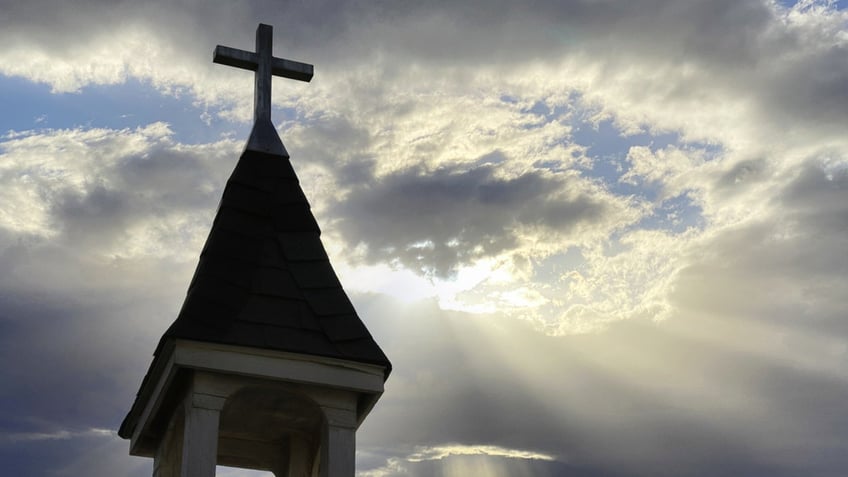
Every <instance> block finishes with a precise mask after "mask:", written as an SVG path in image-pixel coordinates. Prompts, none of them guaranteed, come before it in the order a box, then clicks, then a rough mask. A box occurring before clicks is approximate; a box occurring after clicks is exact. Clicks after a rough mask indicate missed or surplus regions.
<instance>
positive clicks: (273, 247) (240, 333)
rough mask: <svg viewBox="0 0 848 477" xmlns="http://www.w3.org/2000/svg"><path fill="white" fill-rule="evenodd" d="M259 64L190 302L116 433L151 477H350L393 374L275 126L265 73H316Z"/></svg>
mask: <svg viewBox="0 0 848 477" xmlns="http://www.w3.org/2000/svg"><path fill="white" fill-rule="evenodd" d="M271 32H272V29H271V27H270V26H268V25H261V24H260V25H259V28H258V29H257V31H256V49H257V51H256V52H255V53H252V52H246V51H242V50H236V49H232V48H227V47H222V46H218V47H217V48H216V50H215V56H214V61H215V62H217V63H223V64H228V65H232V66H238V67H242V68H247V69H251V70H254V71H255V72H256V94H255V113H254V125H253V129H252V131H251V134H250V138H249V140H248V143H247V146H246V148H245V150H244V152H243V153H242V155H241V157H240V159H239V161H238V164H237V165H236V167H235V170H234V171H233V174H232V176H231V177H230V179H229V181H228V182H227V185H226V188H225V189H224V194H223V197H222V199H221V203H220V206H219V208H218V212H217V214H216V216H215V220H214V222H213V225H212V229H211V231H210V233H209V237H208V239H207V241H206V245H205V246H204V248H203V251H202V252H201V255H200V260H199V263H198V265H197V270H196V271H195V274H194V278H193V279H192V282H191V284H190V286H189V290H188V294H187V296H186V300H185V302H184V304H183V307H182V310H181V311H180V313H179V315H178V317H177V319H176V321H174V323H173V324H172V325H171V327H170V328H168V330H167V331H166V332H165V334H164V335H163V336H162V339H161V340H160V342H159V345H158V346H157V348H156V350H155V352H154V359H153V362H152V364H151V365H150V368H149V370H148V372H147V375H146V376H145V377H144V380H143V381H142V384H141V388H140V390H139V392H138V395H137V396H136V399H135V402H134V403H133V406H132V408H131V410H130V412H129V414H128V415H127V417H126V418H125V419H124V422H123V423H122V424H121V428H120V432H119V434H120V436H121V437H123V438H125V439H130V453H131V454H133V455H140V456H148V457H153V458H154V471H153V475H154V477H178V476H179V477H189V476H190V477H210V476H212V475H214V473H215V466H216V464H221V465H228V466H233V467H244V468H251V469H260V470H268V471H271V472H274V473H275V475H277V476H278V477H282V476H310V475H318V476H322V477H325V476H332V477H337V476H339V477H341V476H351V477H352V476H353V474H354V452H355V432H356V429H357V428H358V426H359V424H360V423H361V422H362V420H363V419H364V418H365V416H366V415H367V414H368V412H369V411H370V410H371V408H372V407H373V406H374V404H375V403H376V402H377V400H378V399H379V397H380V395H381V394H382V392H383V383H384V381H385V379H386V378H387V377H388V374H389V372H390V371H391V364H390V362H389V360H388V359H387V358H386V356H385V354H384V353H383V352H382V350H381V349H380V347H379V346H378V345H377V343H376V342H375V341H374V339H373V338H372V337H371V335H370V334H369V332H368V330H367V329H366V328H365V326H364V325H363V323H362V321H361V320H360V318H359V316H358V315H357V313H356V311H355V310H354V308H353V305H352V304H351V303H350V300H349V299H348V297H347V295H346V294H345V292H344V290H343V288H342V286H341V284H340V283H339V280H338V278H337V277H336V274H335V272H334V271H333V269H332V266H331V265H330V262H329V259H328V258H327V254H326V252H325V251H324V247H323V245H322V243H321V240H320V233H321V232H320V229H319V228H318V224H317V223H316V221H315V218H314V216H313V215H312V212H311V210H310V207H309V203H308V202H307V200H306V197H305V195H304V193H303V190H302V189H301V187H300V184H299V182H298V179H297V176H296V175H295V172H294V169H293V168H292V166H291V163H290V162H289V156H288V153H287V152H286V150H285V147H284V146H283V144H282V142H281V141H280V138H279V136H278V135H277V132H276V129H275V128H274V126H273V124H272V123H271V100H270V98H271V75H272V74H273V75H279V76H285V77H289V78H294V79H298V80H304V81H309V80H310V79H311V78H312V66H311V65H307V64H304V63H297V62H292V61H288V60H282V59H279V58H274V57H273V56H272V53H271V51H272V50H271Z"/></svg>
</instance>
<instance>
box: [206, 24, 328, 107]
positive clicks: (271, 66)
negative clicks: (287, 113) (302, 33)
mask: <svg viewBox="0 0 848 477" xmlns="http://www.w3.org/2000/svg"><path fill="white" fill-rule="evenodd" d="M273 31H274V27H272V26H271V25H265V24H262V23H260V24H259V26H258V27H257V28H256V53H253V52H250V51H244V50H238V49H235V48H230V47H228V46H221V45H218V46H216V47H215V55H214V56H213V57H212V62H213V63H219V64H222V65H228V66H235V67H236V68H243V69H246V70H252V71H255V72H256V74H255V78H256V87H255V89H254V92H253V121H254V122H255V123H259V122H260V120H262V119H267V120H269V121H270V120H271V76H272V75H273V76H282V77H284V78H291V79H295V80H300V81H306V82H308V81H310V80H311V79H312V73H313V67H312V65H310V64H306V63H300V62H297V61H291V60H284V59H282V58H275V57H274V56H273V54H272V49H273V45H272V41H271V37H272V35H273Z"/></svg>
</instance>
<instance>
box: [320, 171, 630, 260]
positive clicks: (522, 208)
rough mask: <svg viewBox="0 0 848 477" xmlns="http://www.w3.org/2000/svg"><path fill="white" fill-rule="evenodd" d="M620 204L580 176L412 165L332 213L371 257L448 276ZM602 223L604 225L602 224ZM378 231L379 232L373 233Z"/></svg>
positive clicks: (588, 221)
mask: <svg viewBox="0 0 848 477" xmlns="http://www.w3.org/2000/svg"><path fill="white" fill-rule="evenodd" d="M617 207H620V205H618V204H615V203H614V202H611V201H608V200H605V199H604V198H603V197H599V196H597V195H593V194H591V193H590V192H589V191H587V190H581V189H580V185H579V184H578V179H577V178H575V177H570V178H569V177H562V176H557V175H554V174H549V173H543V172H540V171H531V172H527V173H525V174H523V175H521V176H519V177H515V178H502V177H499V176H498V174H497V168H496V167H495V166H492V165H483V166H479V167H475V168H472V169H460V168H455V169H454V168H451V169H449V168H442V169H439V170H436V171H434V172H429V173H428V172H425V171H423V170H420V169H418V168H412V169H409V170H406V171H403V172H398V173H394V174H390V175H387V176H384V177H380V178H375V179H373V180H372V181H371V182H369V183H367V185H364V186H360V187H357V188H354V189H353V190H352V191H351V192H350V193H348V194H347V195H346V196H345V197H344V198H343V200H342V201H341V202H340V203H339V204H338V207H336V208H335V210H334V212H335V214H338V217H340V218H339V220H338V228H339V230H340V231H341V232H342V233H343V235H344V237H345V238H346V239H347V241H348V242H349V243H351V244H354V245H355V244H364V245H366V246H367V250H368V252H367V253H368V257H369V259H370V260H373V261H375V262H376V261H384V260H386V259H387V257H394V258H396V259H397V260H399V261H400V262H401V263H402V264H403V265H405V266H407V267H409V268H411V269H413V270H420V271H423V272H425V273H435V274H438V275H440V276H444V275H447V274H449V273H450V272H452V271H453V270H454V269H455V268H456V267H457V266H458V265H460V264H463V263H468V262H470V261H472V260H474V259H476V258H480V257H485V256H495V255H498V254H499V253H501V252H503V251H505V250H507V249H511V248H515V247H516V246H517V245H518V244H519V242H520V240H521V238H520V235H521V234H522V232H523V231H526V230H537V231H538V230H545V231H548V232H549V233H556V234H562V235H564V236H567V235H568V234H569V233H570V232H572V231H573V230H575V229H576V228H578V227H586V228H591V227H593V226H595V225H596V224H603V223H604V222H605V221H606V220H607V219H608V216H609V215H612V214H615V213H616V212H618V211H617V210H616V208H617ZM601 226H602V225H601ZM375 232H376V233H375Z"/></svg>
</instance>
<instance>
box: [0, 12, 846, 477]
mask: <svg viewBox="0 0 848 477" xmlns="http://www.w3.org/2000/svg"><path fill="white" fill-rule="evenodd" d="M259 22H262V23H267V24H271V25H273V26H274V53H275V55H276V56H280V57H284V58H288V59H292V60H297V61H303V62H308V63H311V64H314V65H315V77H314V79H313V80H312V82H311V83H308V84H307V83H302V82H297V81H291V80H285V79H281V78H277V79H275V80H274V86H273V87H274V94H273V119H274V121H275V124H276V125H277V127H278V130H279V131H280V135H281V138H282V140H283V142H284V144H285V145H286V148H287V150H288V151H289V153H290V155H291V160H292V163H293V165H294V168H295V170H296V171H297V174H298V176H299V178H300V181H301V184H302V186H303V189H304V191H305V193H306V195H307V197H308V199H309V201H310V203H311V205H312V209H313V212H314V214H315V216H316V218H317V220H318V223H319V224H320V226H321V228H322V231H323V234H322V238H323V241H324V244H325V247H326V248H327V249H328V253H329V254H330V257H331V261H332V263H333V265H334V266H335V268H336V271H337V272H338V274H339V277H340V279H341V281H342V283H343V285H344V286H345V289H346V290H347V292H348V294H349V295H350V297H351V300H352V301H353V303H354V305H355V306H356V308H357V311H358V313H359V315H360V316H361V317H362V319H363V321H364V322H365V323H366V325H367V327H368V328H369V330H370V331H371V333H372V334H373V335H374V337H375V339H376V341H377V342H378V343H379V344H380V345H381V347H382V348H383V349H384V351H385V352H386V354H387V355H388V356H389V358H390V359H391V360H392V363H393V365H394V370H393V372H392V374H391V376H390V377H389V379H388V381H387V382H386V391H385V394H384V395H383V397H382V399H381V400H380V402H379V403H378V404H377V406H376V407H375V409H374V410H373V411H372V413H371V414H370V415H369V417H368V419H367V420H366V421H365V422H364V424H363V425H362V427H361V428H360V429H359V432H358V434H357V446H358V447H357V475H358V476H359V477H400V476H409V477H424V476H445V477H457V476H467V475H473V476H483V477H500V476H564V475H569V476H580V477H600V476H610V477H624V476H682V477H690V476H719V475H739V476H747V477H759V476H769V477H783V476H786V477H789V476H799V475H804V476H807V477H825V476H841V475H844V469H845V468H848V406H846V404H845V403H846V396H848V293H846V292H848V253H846V250H848V135H847V134H846V131H848V3H847V2H844V1H818V0H802V1H800V2H791V1H790V2H787V1H780V2H775V1H772V0H741V1H740V0H633V1H622V2H619V1H612V0H556V1H553V0H552V1H547V0H537V1H528V2H508V1H502V0H490V1H482V0H453V1H445V2H441V1H433V2H418V1H391V2H386V1H383V2H380V1H374V2H367V1H361V2H346V1H338V0H337V1H332V0H327V1H324V0H317V1H311V2H287V1H277V0H274V1H270V0H269V1H261V0H249V1H243V2H223V1H220V2H199V1H190V0H180V1H170V0H169V1H166V0H161V1H159V0H154V1H144V2H140V1H114V0H108V1H107V0H76V1H73V2H67V1H60V0H30V1H23V0H20V1H18V0H0V45H3V48H2V50H0V270H2V273H0V461H2V463H3V466H4V468H5V470H4V474H7V475H26V476H33V477H42V476H44V477H47V476H63V475H90V476H94V477H99V476H107V475H110V476H111V475H128V476H131V477H141V476H145V475H150V474H151V471H152V462H151V461H150V459H144V458H139V457H131V456H129V455H128V442H127V441H124V440H122V439H120V438H119V437H117V435H116V431H117V428H118V426H119V424H120V422H121V420H122V419H123V417H124V415H125V414H126V412H127V411H128V410H129V407H130V406H131V404H132V402H133V399H134V397H135V392H136V391H137V389H138V386H139V384H140V382H141V379H142V377H143V376H144V373H145V371H146V370H147V367H148V366H149V364H150V361H151V358H152V356H151V355H152V352H153V350H154V347H155V345H156V343H157V341H158V339H159V337H160V336H161V334H162V333H163V332H164V331H165V329H166V328H167V327H168V325H169V324H170V323H171V322H172V321H173V320H174V319H175V318H176V315H177V312H178V310H179V308H180V306H181V304H182V300H183V298H184V296H185V291H186V289H187V287H188V284H189V280H190V278H191V276H192V273H193V271H194V268H195V266H196V264H197V258H198V255H199V253H200V250H201V248H202V246H203V243H204V241H205V238H206V235H207V234H208V231H209V227H210V225H211V220H212V218H213V215H214V212H215V208H216V205H217V203H218V200H219V199H220V196H221V192H222V189H223V186H224V184H225V182H226V179H227V178H228V176H229V174H230V173H231V171H232V168H233V166H234V165H235V162H236V160H237V158H238V156H239V154H240V152H241V150H242V148H243V147H244V144H245V141H246V139H247V133H248V131H249V129H250V121H251V118H252V93H253V91H252V88H253V77H252V75H251V74H250V73H249V72H246V71H243V70H239V69H234V68H230V67H225V66H222V65H216V64H213V63H212V61H211V60H212V51H213V49H214V47H215V45H218V44H221V45H226V46H230V47H235V48H241V49H252V48H253V45H254V43H253V42H254V33H255V30H256V26H257V24H258V23H259ZM218 475H220V476H226V477H242V476H248V475H251V476H252V475H266V474H257V473H250V472H246V471H240V470H236V469H225V468H220V469H219V473H218Z"/></svg>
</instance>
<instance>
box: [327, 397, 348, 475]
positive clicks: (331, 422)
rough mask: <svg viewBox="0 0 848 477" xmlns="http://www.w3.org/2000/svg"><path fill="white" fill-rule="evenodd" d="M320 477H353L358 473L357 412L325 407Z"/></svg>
mask: <svg viewBox="0 0 848 477" xmlns="http://www.w3.org/2000/svg"><path fill="white" fill-rule="evenodd" d="M322 410H323V411H324V416H325V418H326V421H325V422H324V428H323V430H322V435H321V465H320V469H321V472H320V474H319V475H320V477H353V475H354V472H355V471H356V411H354V410H353V409H339V408H336V407H324V406H322Z"/></svg>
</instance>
